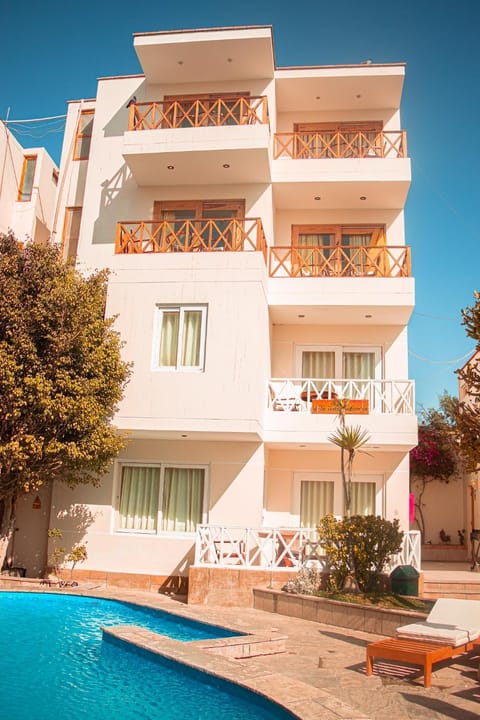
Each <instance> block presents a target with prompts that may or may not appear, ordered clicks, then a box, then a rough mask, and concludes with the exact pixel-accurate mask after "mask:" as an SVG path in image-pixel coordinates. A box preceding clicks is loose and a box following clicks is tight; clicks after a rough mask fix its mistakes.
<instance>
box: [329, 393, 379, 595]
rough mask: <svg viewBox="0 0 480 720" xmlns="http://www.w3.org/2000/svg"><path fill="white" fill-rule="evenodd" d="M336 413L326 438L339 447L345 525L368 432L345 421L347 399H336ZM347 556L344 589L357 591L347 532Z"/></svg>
mask: <svg viewBox="0 0 480 720" xmlns="http://www.w3.org/2000/svg"><path fill="white" fill-rule="evenodd" d="M337 402H338V406H339V410H338V415H339V419H340V425H339V427H338V428H337V429H336V430H335V432H333V433H332V434H331V435H329V436H328V440H329V441H330V442H331V443H333V444H334V445H336V446H337V447H339V448H340V472H341V475H342V484H343V496H344V506H345V514H346V523H347V527H348V526H349V523H350V513H351V505H352V482H353V462H354V460H355V456H356V454H357V453H358V452H361V448H362V447H363V446H364V445H365V444H366V443H367V442H368V441H369V440H370V435H369V434H368V432H367V431H366V430H365V429H364V428H361V427H360V425H355V426H353V427H349V426H348V425H347V424H346V422H345V413H346V408H347V404H348V400H338V401H337ZM347 540H348V543H347V549H346V551H347V556H346V562H347V566H348V569H349V572H348V574H347V575H346V577H345V583H344V590H345V591H352V592H356V593H357V592H359V586H358V580H357V578H356V575H355V562H354V549H353V542H354V540H353V537H352V536H351V535H349V534H348V532H347Z"/></svg>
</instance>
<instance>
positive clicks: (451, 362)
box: [408, 350, 473, 365]
mask: <svg viewBox="0 0 480 720" xmlns="http://www.w3.org/2000/svg"><path fill="white" fill-rule="evenodd" d="M472 353H473V350H471V351H470V352H468V353H467V354H466V355H462V357H459V358H456V359H455V360H429V359H428V358H426V357H423V356H422V355H417V353H415V352H413V350H409V351H408V354H409V355H412V356H413V357H414V358H416V359H417V360H422V361H423V362H426V363H429V364H430V365H455V364H456V363H459V362H461V361H462V360H466V359H467V358H469V357H471V356H472Z"/></svg>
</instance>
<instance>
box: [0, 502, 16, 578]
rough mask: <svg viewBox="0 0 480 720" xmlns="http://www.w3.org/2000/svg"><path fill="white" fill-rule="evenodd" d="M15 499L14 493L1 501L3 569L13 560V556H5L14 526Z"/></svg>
mask: <svg viewBox="0 0 480 720" xmlns="http://www.w3.org/2000/svg"><path fill="white" fill-rule="evenodd" d="M15 500H16V498H15V496H14V495H9V496H6V497H4V498H3V501H2V506H3V507H2V516H1V518H0V569H3V567H4V565H5V564H6V565H7V566H10V565H12V564H13V562H14V560H13V557H7V552H8V547H9V545H10V541H11V540H12V537H13V533H14V528H15V520H16V516H15Z"/></svg>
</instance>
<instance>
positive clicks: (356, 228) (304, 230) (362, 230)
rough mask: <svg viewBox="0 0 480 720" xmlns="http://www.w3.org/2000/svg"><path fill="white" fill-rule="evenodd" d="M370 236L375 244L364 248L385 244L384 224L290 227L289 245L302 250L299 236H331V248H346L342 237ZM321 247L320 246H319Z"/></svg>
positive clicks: (314, 224)
mask: <svg viewBox="0 0 480 720" xmlns="http://www.w3.org/2000/svg"><path fill="white" fill-rule="evenodd" d="M368 233H371V234H372V240H373V239H376V240H377V242H376V243H373V244H371V245H368V246H366V247H376V246H377V245H384V244H385V243H386V226H385V223H370V224H368V225H367V224H366V225H363V224H351V225H349V224H345V225H319V224H316V223H313V224H309V225H292V234H291V244H292V247H294V248H296V249H303V248H302V245H299V242H298V239H299V236H300V235H333V236H334V242H333V245H332V246H331V247H333V246H340V247H346V246H343V245H342V236H343V235H348V234H350V235H355V234H358V235H368ZM320 247H321V246H320Z"/></svg>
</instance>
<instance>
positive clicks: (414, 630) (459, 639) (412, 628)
mask: <svg viewBox="0 0 480 720" xmlns="http://www.w3.org/2000/svg"><path fill="white" fill-rule="evenodd" d="M479 634H480V631H479V629H478V628H462V627H457V626H455V625H443V624H437V623H431V622H428V621H425V622H418V623H412V624H410V625H403V626H402V627H399V628H397V637H400V638H405V639H408V640H425V641H428V642H434V643H438V644H439V645H453V646H454V647H458V646H459V645H465V643H468V642H471V641H472V640H475V639H476V638H477V637H478V636H479Z"/></svg>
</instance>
